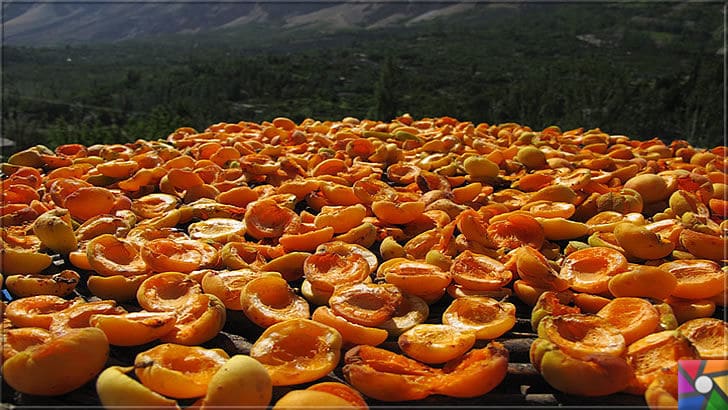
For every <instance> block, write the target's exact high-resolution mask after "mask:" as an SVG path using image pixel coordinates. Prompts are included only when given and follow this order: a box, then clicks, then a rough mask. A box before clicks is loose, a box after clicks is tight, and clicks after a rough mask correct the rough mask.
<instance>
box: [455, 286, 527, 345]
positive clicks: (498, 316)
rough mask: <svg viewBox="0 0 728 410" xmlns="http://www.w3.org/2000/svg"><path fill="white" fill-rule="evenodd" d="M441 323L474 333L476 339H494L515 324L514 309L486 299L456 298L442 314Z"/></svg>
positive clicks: (508, 304)
mask: <svg viewBox="0 0 728 410" xmlns="http://www.w3.org/2000/svg"><path fill="white" fill-rule="evenodd" d="M442 323H443V324H445V325H450V326H452V327H454V328H456V329H459V330H460V331H470V332H474V333H475V336H476V338H477V339H496V338H498V337H500V336H502V335H503V334H505V333H506V332H508V331H509V330H511V328H513V325H515V324H516V307H515V305H513V304H512V303H508V302H499V301H497V300H495V299H493V298H488V297H479V296H470V297H464V298H458V299H455V300H453V301H452V302H451V303H450V306H448V307H447V308H446V309H445V311H444V312H443V313H442Z"/></svg>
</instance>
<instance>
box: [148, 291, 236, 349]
mask: <svg viewBox="0 0 728 410" xmlns="http://www.w3.org/2000/svg"><path fill="white" fill-rule="evenodd" d="M180 302H182V303H184V304H183V305H181V307H179V308H177V309H175V311H174V312H175V313H176V314H177V321H176V322H175V324H174V327H173V328H172V330H171V331H170V332H168V333H166V334H164V335H163V336H162V337H160V340H161V341H163V342H168V343H177V344H183V345H188V346H194V345H200V344H202V343H205V342H207V341H209V340H210V339H212V338H214V337H215V336H217V335H218V333H219V332H220V331H221V330H222V328H223V327H224V326H225V320H226V319H227V311H226V310H225V305H224V304H223V303H222V301H221V300H220V299H219V298H218V297H217V296H215V295H208V294H192V295H190V296H189V297H187V298H182V299H181V300H180Z"/></svg>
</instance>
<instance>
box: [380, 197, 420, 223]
mask: <svg viewBox="0 0 728 410" xmlns="http://www.w3.org/2000/svg"><path fill="white" fill-rule="evenodd" d="M371 207H372V212H374V215H376V217H377V218H379V220H380V221H382V222H384V223H386V224H390V225H404V224H408V223H410V222H412V221H414V220H415V219H417V217H419V216H420V215H422V213H423V212H424V211H425V203H424V202H421V201H409V202H392V201H388V200H379V201H374V202H372V205H371Z"/></svg>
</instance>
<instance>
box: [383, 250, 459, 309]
mask: <svg viewBox="0 0 728 410" xmlns="http://www.w3.org/2000/svg"><path fill="white" fill-rule="evenodd" d="M377 277H381V278H384V280H385V281H386V282H387V283H391V284H393V285H396V286H397V287H399V288H400V290H402V291H403V292H405V293H410V294H413V295H417V296H419V297H421V298H423V299H426V300H428V299H430V298H431V297H433V295H435V296H436V298H435V299H434V300H436V299H439V296H437V295H440V296H441V295H442V294H444V293H445V288H446V287H447V286H448V285H449V284H450V282H451V281H452V276H451V275H450V272H449V271H443V270H442V269H440V268H438V267H437V266H435V265H431V264H429V263H426V262H420V261H413V260H409V259H405V258H395V259H390V260H388V261H386V262H384V263H383V264H381V265H380V266H379V269H378V270H377ZM434 300H428V302H434Z"/></svg>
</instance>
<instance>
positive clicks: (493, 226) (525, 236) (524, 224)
mask: <svg viewBox="0 0 728 410" xmlns="http://www.w3.org/2000/svg"><path fill="white" fill-rule="evenodd" d="M486 230H487V232H488V238H490V240H492V241H493V242H494V243H495V244H496V245H497V246H498V247H501V248H508V249H516V248H518V247H521V246H530V247H533V248H534V249H540V248H541V246H542V245H543V242H544V240H545V239H546V237H545V235H544V230H543V227H542V226H541V224H540V223H538V221H537V220H536V218H534V217H533V216H531V215H528V214H526V213H513V214H510V215H506V216H503V217H502V218H498V219H497V220H495V221H493V218H491V223H490V224H489V225H488V227H487V228H486Z"/></svg>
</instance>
